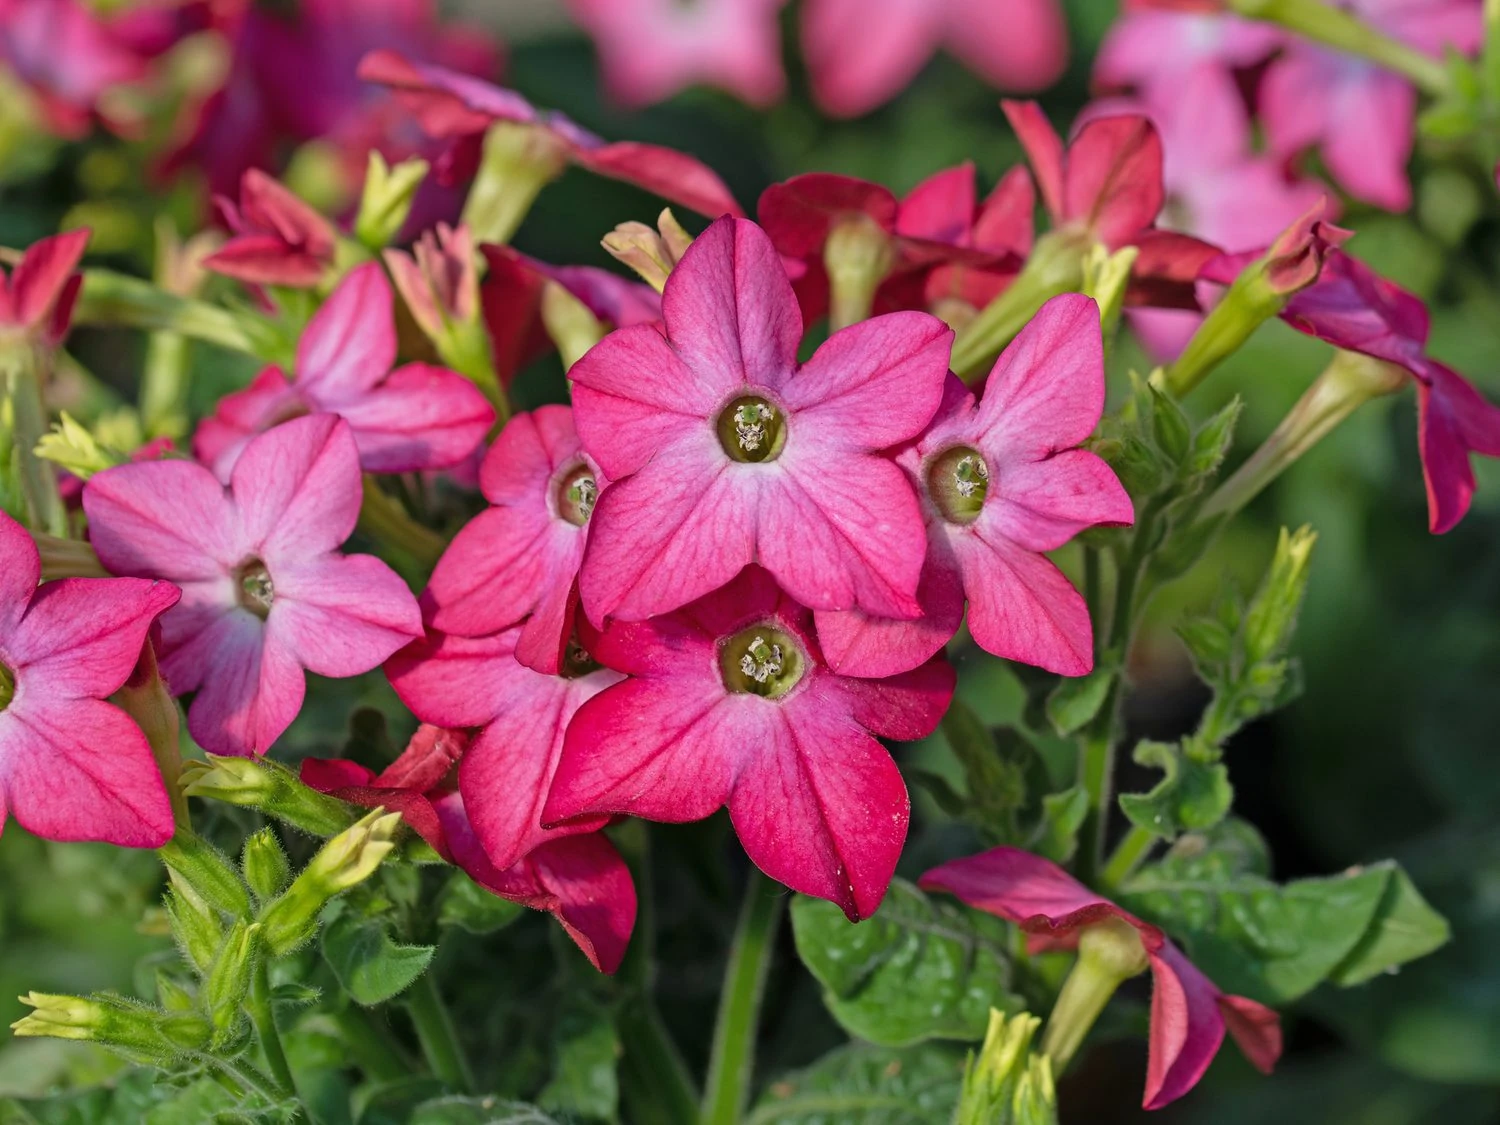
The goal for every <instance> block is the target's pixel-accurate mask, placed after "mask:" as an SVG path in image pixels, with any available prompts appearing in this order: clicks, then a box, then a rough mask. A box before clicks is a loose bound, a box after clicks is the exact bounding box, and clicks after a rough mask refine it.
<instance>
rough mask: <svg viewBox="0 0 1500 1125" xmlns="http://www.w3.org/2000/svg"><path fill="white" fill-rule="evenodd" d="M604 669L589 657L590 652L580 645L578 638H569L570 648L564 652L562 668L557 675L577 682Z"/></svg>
mask: <svg viewBox="0 0 1500 1125" xmlns="http://www.w3.org/2000/svg"><path fill="white" fill-rule="evenodd" d="M601 667H603V665H601V664H600V663H599V662H598V661H597V660H595V659H594V658H593V657H592V656H590V655H589V650H588V649H586V648H584V647H583V646H582V645H581V644H579V643H578V638H577V637H569V638H568V647H567V648H566V649H564V650H563V658H562V667H561V668H559V669H558V672H557V674H558V675H559V676H561V677H562V678H563V679H565V680H576V679H579V678H580V677H582V676H587V675H588V674H589V673H590V672H597V671H599V669H600V668H601Z"/></svg>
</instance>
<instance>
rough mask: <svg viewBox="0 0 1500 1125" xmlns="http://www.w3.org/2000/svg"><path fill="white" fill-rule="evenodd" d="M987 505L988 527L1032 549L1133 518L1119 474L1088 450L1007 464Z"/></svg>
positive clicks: (1058, 543) (1047, 548)
mask: <svg viewBox="0 0 1500 1125" xmlns="http://www.w3.org/2000/svg"><path fill="white" fill-rule="evenodd" d="M985 507H986V509H987V510H986V512H985V514H984V515H983V516H982V517H981V519H982V520H983V521H984V523H985V527H986V529H987V530H988V529H990V528H993V529H994V532H995V533H996V534H997V535H1002V536H1004V537H1005V538H1006V539H1009V540H1010V541H1011V542H1013V543H1015V544H1017V545H1018V546H1021V547H1025V548H1026V549H1027V550H1029V551H1055V550H1056V549H1057V548H1058V547H1061V546H1062V545H1063V544H1064V543H1066V542H1067V541H1068V540H1070V539H1072V538H1073V536H1075V535H1077V534H1078V533H1079V532H1080V531H1083V530H1084V529H1085V528H1089V527H1094V526H1095V525H1097V524H1130V523H1133V522H1134V521H1135V509H1134V507H1133V505H1132V504H1131V502H1130V496H1129V495H1128V494H1127V493H1126V491H1125V486H1124V485H1122V484H1121V483H1120V478H1119V477H1117V476H1115V472H1114V470H1113V469H1111V468H1110V467H1109V465H1108V464H1106V463H1105V461H1104V460H1103V459H1102V458H1100V457H1099V456H1097V455H1096V454H1093V453H1090V452H1088V451H1087V450H1084V449H1068V450H1064V451H1063V452H1061V453H1057V454H1054V455H1053V456H1051V457H1049V458H1047V459H1046V460H1045V461H1033V462H1030V463H1027V464H1019V465H1011V466H1009V467H1008V468H1006V469H1005V471H1004V473H1003V474H1002V475H1001V476H1000V479H998V480H996V481H995V483H994V484H993V485H992V486H991V489H990V495H989V501H988V503H987V504H986V505H985Z"/></svg>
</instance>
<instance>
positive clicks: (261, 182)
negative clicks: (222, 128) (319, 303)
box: [203, 168, 337, 289]
mask: <svg viewBox="0 0 1500 1125" xmlns="http://www.w3.org/2000/svg"><path fill="white" fill-rule="evenodd" d="M216 202H217V203H218V206H219V211H220V213H221V215H222V217H223V219H224V225H225V226H227V227H228V228H229V230H230V238H229V240H228V241H227V242H225V243H224V245H223V246H221V247H220V248H219V249H218V250H216V251H214V252H213V253H212V254H210V255H209V256H208V257H207V258H205V259H204V260H203V264H204V266H205V267H207V268H208V269H211V270H214V271H215V272H217V273H221V274H223V275H224V276H226V277H232V278H235V279H236V280H238V281H243V282H246V283H248V284H251V285H287V286H291V287H293V288H297V289H311V288H313V287H314V286H317V285H320V284H322V282H323V281H324V280H325V279H326V278H327V276H328V271H329V270H330V268H331V267H332V266H333V256H334V250H335V248H336V242H337V235H336V233H335V232H334V229H333V224H332V223H330V222H329V221H328V220H327V219H325V218H324V217H323V216H322V215H320V214H318V212H317V211H316V210H314V209H313V208H312V207H311V206H309V205H308V204H307V203H304V202H303V201H302V200H301V199H299V198H297V196H295V195H293V194H292V192H291V191H289V190H288V189H287V188H285V187H283V186H282V185H281V184H280V183H278V182H277V181H276V180H273V179H272V178H271V177H270V176H268V175H266V174H265V173H264V172H262V171H259V170H258V169H254V168H252V169H251V170H250V171H248V172H246V173H245V176H244V178H243V179H242V180H241V181H240V198H239V203H238V205H236V204H235V203H234V201H233V200H230V199H227V198H225V197H224V196H220V197H219V198H218V199H217V201H216Z"/></svg>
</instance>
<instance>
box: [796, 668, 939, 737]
mask: <svg viewBox="0 0 1500 1125" xmlns="http://www.w3.org/2000/svg"><path fill="white" fill-rule="evenodd" d="M957 684H958V677H957V675H956V674H955V673H954V671H953V665H951V664H949V663H948V661H947V660H946V659H944V658H943V657H941V656H938V657H933V658H932V659H930V660H928V661H926V662H925V663H923V664H922V665H920V666H919V667H916V668H913V669H910V670H909V671H906V672H901V673H898V674H897V675H894V676H887V677H885V678H883V679H879V680H876V679H867V678H862V679H855V678H852V677H848V676H828V677H825V678H823V679H822V680H820V682H819V683H818V684H815V685H813V687H814V689H815V690H812V691H810V692H809V695H811V696H821V698H822V699H823V700H824V701H825V704H824V706H825V709H826V710H828V711H830V712H833V711H837V710H842V711H844V712H846V713H847V714H849V715H851V716H853V718H854V720H855V722H857V723H859V725H860V726H862V727H864V728H865V729H866V730H868V731H870V732H871V733H872V734H878V735H880V736H881V737H882V738H892V739H900V740H901V741H903V742H913V741H915V740H917V739H919V738H926V737H927V736H928V735H929V734H931V733H932V732H933V731H935V730H937V728H938V723H940V722H942V719H943V714H944V713H945V712H946V711H947V710H948V704H949V703H951V702H952V701H953V690H954V688H955V687H956V686H957Z"/></svg>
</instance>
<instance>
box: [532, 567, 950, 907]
mask: <svg viewBox="0 0 1500 1125" xmlns="http://www.w3.org/2000/svg"><path fill="white" fill-rule="evenodd" d="M811 625H812V621H811V615H810V614H809V613H808V611H807V610H806V609H804V608H803V607H802V606H800V605H798V604H797V603H796V602H794V601H793V600H792V599H791V598H789V597H787V596H786V595H785V594H784V593H782V592H781V590H780V589H778V588H777V585H776V582H775V580H774V579H773V578H772V577H771V576H770V574H768V573H767V572H766V571H764V570H762V569H760V568H759V567H750V568H748V569H746V570H745V572H744V573H743V574H742V575H740V577H739V578H737V579H736V580H735V581H734V582H732V583H730V584H729V585H728V586H726V587H724V588H723V589H721V590H718V591H716V592H714V593H712V594H710V595H709V596H707V597H705V598H702V599H700V600H699V601H697V602H694V603H693V604H692V605H690V606H688V607H687V608H685V609H682V610H680V611H678V612H676V613H673V614H669V615H666V616H662V617H656V618H653V619H652V620H650V621H643V622H640V623H635V624H627V623H623V622H615V623H613V624H611V625H610V626H609V627H608V628H607V629H606V630H605V631H604V634H603V636H602V637H601V638H600V639H599V640H598V642H597V643H596V644H595V645H594V649H593V651H594V654H595V656H596V657H597V658H598V660H599V661H600V663H602V664H604V665H605V666H606V667H608V668H613V669H616V670H617V671H620V672H624V673H626V674H628V675H629V676H630V677H631V678H630V679H628V680H626V681H625V682H623V683H619V684H616V685H615V686H613V687H610V688H607V689H605V690H604V691H602V692H600V693H599V694H598V695H597V696H595V697H594V698H592V699H590V700H589V701H588V702H587V703H585V704H584V705H583V706H582V707H581V708H579V710H578V713H577V714H576V715H575V716H574V717H573V721H572V723H571V724H570V725H569V726H568V731H567V738H566V740H565V742H564V744H563V752H562V759H561V762H560V763H559V764H558V767H557V773H556V776H555V777H554V778H553V781H552V792H551V795H550V796H549V797H548V799H547V803H546V807H545V810H544V811H543V815H542V820H543V823H546V824H559V823H563V822H566V821H569V820H571V819H572V818H575V817H580V816H602V815H609V814H615V813H620V814H628V815H633V816H642V817H645V818H647V819H648V820H661V821H671V822H681V821H688V820H701V819H702V818H704V817H706V816H709V815H710V814H711V813H713V812H714V811H715V810H716V809H718V808H720V807H722V806H726V805H727V806H728V808H729V816H730V820H731V821H732V822H733V824H734V829H735V832H736V833H737V834H738V835H739V838H740V842H741V843H743V844H744V846H745V851H746V852H747V853H748V854H749V856H750V858H751V860H753V861H754V862H755V864H756V865H757V866H758V867H759V868H760V869H761V870H762V871H764V872H765V873H766V874H767V875H770V876H771V877H772V878H774V879H778V880H780V881H781V882H783V883H785V884H786V885H787V886H789V887H791V888H792V889H793V890H797V891H801V892H803V893H804V894H810V895H816V896H818V897H819V898H825V899H828V900H830V901H832V902H835V903H837V904H838V905H839V906H840V907H841V908H842V909H843V911H844V913H846V914H847V915H848V916H849V917H850V918H851V919H853V920H855V921H858V920H859V919H861V918H868V917H869V916H870V915H871V914H873V913H874V912H875V909H876V907H878V906H879V905H880V900H881V898H882V897H883V896H884V895H885V891H886V887H887V886H888V885H889V884H890V880H891V875H892V873H893V872H894V871H895V869H896V860H897V858H898V857H899V856H900V854H901V847H902V844H903V843H904V842H905V840H906V825H907V819H908V815H909V812H910V803H909V801H908V799H907V794H906V786H905V785H904V784H903V783H902V781H901V771H900V770H898V769H897V768H896V764H895V763H894V762H893V761H891V758H890V755H889V754H887V753H886V751H885V749H884V748H883V747H882V746H881V745H880V743H879V742H877V741H876V740H875V737H874V736H875V735H881V736H883V737H886V738H899V739H914V738H922V737H925V736H926V735H928V734H930V733H931V732H932V731H933V730H934V729H935V728H936V726H937V723H938V721H939V719H940V718H941V717H942V714H943V712H944V711H945V710H946V709H947V707H948V702H949V700H950V699H951V698H952V695H953V685H954V676H953V670H952V669H951V668H950V667H949V666H948V665H947V663H946V662H944V661H942V660H941V659H937V660H933V661H931V662H929V663H927V664H925V665H923V666H922V667H921V668H918V669H917V670H915V671H913V672H908V673H907V674H905V675H903V676H898V677H893V678H891V679H887V680H854V679H848V678H846V677H843V676H840V675H837V674H836V673H834V672H832V671H830V670H829V669H828V667H827V665H826V664H825V663H824V662H823V658H822V654H821V653H820V652H819V651H818V646H817V642H816V641H815V640H814V639H813V634H812V628H811Z"/></svg>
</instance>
